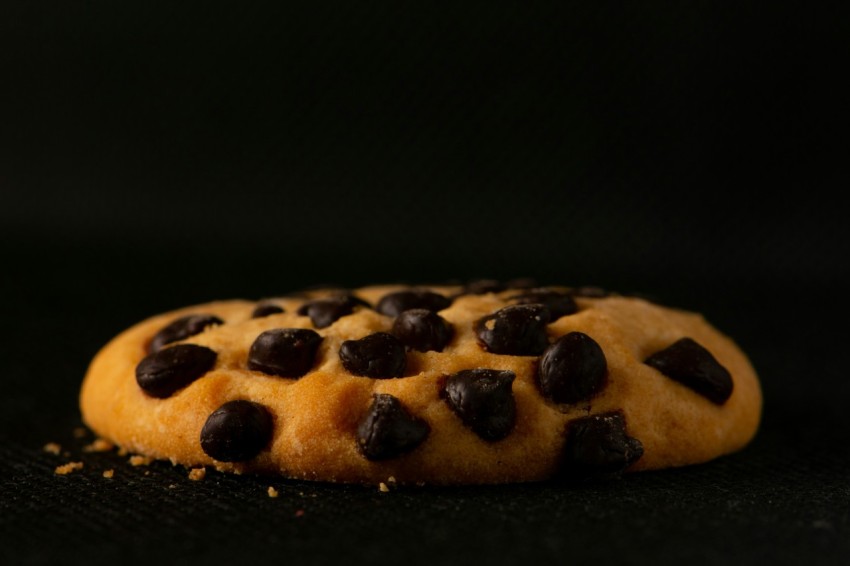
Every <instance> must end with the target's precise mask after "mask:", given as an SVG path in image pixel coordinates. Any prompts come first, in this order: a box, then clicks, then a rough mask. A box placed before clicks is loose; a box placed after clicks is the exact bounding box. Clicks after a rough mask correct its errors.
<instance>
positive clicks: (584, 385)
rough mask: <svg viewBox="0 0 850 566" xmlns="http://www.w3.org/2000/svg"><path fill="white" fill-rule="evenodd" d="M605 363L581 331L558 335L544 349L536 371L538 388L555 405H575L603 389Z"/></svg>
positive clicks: (601, 355)
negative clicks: (558, 336) (556, 338)
mask: <svg viewBox="0 0 850 566" xmlns="http://www.w3.org/2000/svg"><path fill="white" fill-rule="evenodd" d="M607 377H608V362H607V360H606V359H605V354H604V352H603V351H602V348H601V347H600V346H599V344H597V343H596V341H595V340H594V339H593V338H591V337H590V336H588V335H587V334H584V333H582V332H570V333H568V334H565V335H564V336H561V337H560V338H558V340H556V341H555V342H554V343H553V344H552V345H551V346H549V347H548V348H546V351H545V352H543V356H541V358H540V364H539V366H538V368H537V385H538V387H539V388H540V392H541V393H542V394H543V396H544V397H546V398H547V399H549V400H551V401H554V402H555V403H577V402H578V401H583V400H585V399H589V398H590V397H592V396H593V395H595V394H596V393H598V392H599V391H601V390H602V388H603V387H604V386H605V381H606V379H607Z"/></svg>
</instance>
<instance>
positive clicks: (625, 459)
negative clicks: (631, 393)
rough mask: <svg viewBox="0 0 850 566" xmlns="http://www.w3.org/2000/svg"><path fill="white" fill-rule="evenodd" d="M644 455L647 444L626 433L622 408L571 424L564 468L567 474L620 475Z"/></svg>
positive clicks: (569, 425) (584, 475)
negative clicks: (644, 447)
mask: <svg viewBox="0 0 850 566" xmlns="http://www.w3.org/2000/svg"><path fill="white" fill-rule="evenodd" d="M641 456H643V445H642V444H641V443H640V441H639V440H637V439H636V438H631V437H629V436H628V435H627V434H626V419H625V417H624V416H623V412H622V411H612V412H610V413H602V414H598V415H591V416H589V417H582V418H578V419H575V420H573V421H570V423H569V424H568V425H567V439H566V442H565V444H564V452H563V468H562V470H561V473H562V474H563V475H564V476H567V477H578V478H580V477H588V476H595V475H600V474H617V473H619V472H622V471H623V470H625V469H626V468H628V467H629V466H630V465H631V464H633V463H634V462H636V461H637V460H638V459H639V458H640V457H641Z"/></svg>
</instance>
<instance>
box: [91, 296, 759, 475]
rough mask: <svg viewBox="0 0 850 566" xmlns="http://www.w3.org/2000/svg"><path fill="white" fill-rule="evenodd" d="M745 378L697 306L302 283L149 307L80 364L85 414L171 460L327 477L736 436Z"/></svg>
mask: <svg viewBox="0 0 850 566" xmlns="http://www.w3.org/2000/svg"><path fill="white" fill-rule="evenodd" d="M761 402H762V400H761V391H760V386H759V382H758V378H757V376H756V373H755V371H754V370H753V367H752V365H751V364H750V362H749V360H748V359H747V357H746V355H745V354H744V353H743V352H742V351H741V349H740V348H739V347H738V346H737V345H736V344H735V343H734V342H733V341H732V340H731V339H730V338H728V337H727V336H725V335H724V334H722V333H721V332H720V331H718V330H717V329H715V328H714V327H713V326H712V325H711V324H709V323H708V322H707V321H706V320H705V319H704V318H703V317H702V316H701V315H699V314H696V313H691V312H686V311H683V310H678V309H674V308H670V307H666V306H660V305H658V304H655V303H653V302H650V301H648V300H645V299H642V298H637V297H632V296H624V295H620V294H616V293H608V292H605V291H602V290H600V289H596V288H573V287H552V286H548V287H542V288H541V287H535V286H534V285H533V283H531V282H528V281H516V282H511V283H507V284H503V283H500V282H496V281H477V282H473V283H470V284H467V285H444V286H407V285H387V286H372V287H364V288H360V289H353V290H340V289H324V290H312V291H306V292H302V293H297V294H291V295H287V296H281V297H274V298H267V299H263V300H261V301H247V300H231V301H221V302H212V303H208V304H202V305H196V306H192V307H188V308H185V309H181V310H178V311H175V312H170V313H166V314H161V315H158V316H155V317H152V318H150V319H148V320H145V321H143V322H140V323H139V324H137V325H135V326H133V327H132V328H130V329H128V330H126V331H125V332H123V333H121V334H120V335H119V336H117V337H116V338H114V339H113V340H112V341H111V342H110V343H109V344H107V345H106V346H105V347H104V348H103V349H102V350H101V351H100V352H99V353H98V354H97V356H96V357H95V358H94V360H93V361H92V363H91V366H90V368H89V370H88V373H87V375H86V377H85V380H84V382H83V386H82V391H81V396H80V403H81V410H82V415H83V418H84V420H85V422H86V424H87V425H88V426H89V427H90V428H91V429H92V430H93V431H94V432H95V433H97V434H98V435H100V436H101V437H102V438H104V439H108V440H109V441H111V442H113V443H115V444H116V445H118V446H120V447H121V448H123V449H124V450H127V451H129V452H132V453H136V454H142V455H145V456H148V457H153V458H157V459H166V460H170V461H172V462H173V463H175V464H182V465H185V466H187V467H197V466H211V467H214V468H216V469H218V470H221V471H225V472H236V473H263V474H275V475H280V476H285V477H290V478H300V479H309V480H317V481H328V482H352V483H355V482H356V483H373V484H377V483H379V482H382V481H386V480H387V479H388V478H391V477H392V478H394V481H395V482H397V483H399V484H404V483H406V484H423V483H424V484H492V483H507V482H527V481H540V480H559V479H565V480H572V479H576V478H587V477H598V476H607V475H612V474H621V473H623V472H633V471H639V470H651V469H660V468H667V467H673V466H684V465H689V464H697V463H701V462H706V461H708V460H711V459H713V458H716V457H718V456H721V455H724V454H728V453H731V452H734V451H737V450H739V449H741V448H743V447H744V446H745V445H746V444H747V443H748V442H749V441H750V440H751V439H752V438H753V436H754V435H755V433H756V431H757V428H758V425H759V421H760V416H761Z"/></svg>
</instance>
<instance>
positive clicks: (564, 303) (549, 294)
mask: <svg viewBox="0 0 850 566" xmlns="http://www.w3.org/2000/svg"><path fill="white" fill-rule="evenodd" d="M510 300H512V301H514V302H515V303H516V304H518V305H534V304H538V305H543V306H545V307H546V308H547V309H549V314H550V315H551V316H552V318H551V320H550V322H555V321H556V320H558V319H559V318H561V317H562V316H566V315H568V314H574V313H576V312H577V311H578V306H577V305H576V302H575V299H573V297H572V295H570V294H568V293H561V292H560V291H552V290H549V289H535V290H532V291H527V292H525V293H522V294H520V295H514V296H513V297H510Z"/></svg>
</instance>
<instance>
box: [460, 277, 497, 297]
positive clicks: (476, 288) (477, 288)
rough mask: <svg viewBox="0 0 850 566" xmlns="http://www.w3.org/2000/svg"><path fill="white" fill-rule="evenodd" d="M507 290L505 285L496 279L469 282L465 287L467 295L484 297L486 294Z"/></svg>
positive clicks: (464, 290)
mask: <svg viewBox="0 0 850 566" xmlns="http://www.w3.org/2000/svg"><path fill="white" fill-rule="evenodd" d="M505 289H506V287H505V284H504V283H502V282H501V281H497V280H496V279H476V280H474V281H469V282H468V283H467V284H466V285H464V286H463V292H464V294H466V295H484V294H486V293H499V292H500V291H504V290H505Z"/></svg>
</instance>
